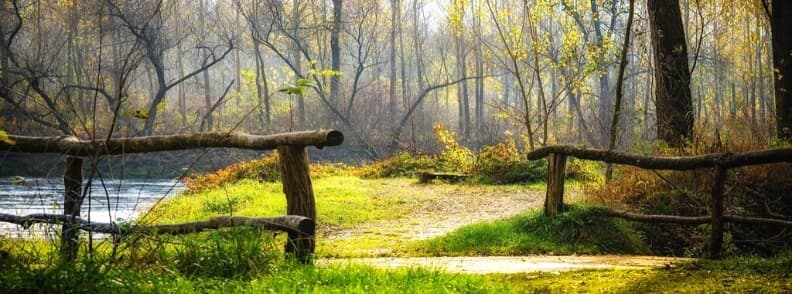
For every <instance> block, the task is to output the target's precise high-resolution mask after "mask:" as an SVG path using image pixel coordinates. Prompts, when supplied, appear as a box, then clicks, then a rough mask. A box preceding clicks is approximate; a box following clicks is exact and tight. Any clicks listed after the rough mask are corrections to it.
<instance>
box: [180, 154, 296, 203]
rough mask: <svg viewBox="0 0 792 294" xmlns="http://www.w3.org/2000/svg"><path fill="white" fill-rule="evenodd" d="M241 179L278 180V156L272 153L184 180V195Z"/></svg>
mask: <svg viewBox="0 0 792 294" xmlns="http://www.w3.org/2000/svg"><path fill="white" fill-rule="evenodd" d="M242 179H254V180H258V181H265V182H275V181H278V180H280V171H279V169H278V154H277V153H274V152H273V153H271V154H270V155H267V156H264V157H262V158H259V159H254V160H251V161H242V162H238V163H235V164H232V165H229V166H227V167H226V168H223V169H220V170H218V171H216V172H213V173H208V174H203V175H199V176H196V177H194V178H185V179H184V182H185V184H186V189H185V193H187V194H192V193H198V192H201V191H204V190H207V189H212V188H217V187H220V186H223V185H227V184H232V183H236V182H238V181H240V180H242Z"/></svg>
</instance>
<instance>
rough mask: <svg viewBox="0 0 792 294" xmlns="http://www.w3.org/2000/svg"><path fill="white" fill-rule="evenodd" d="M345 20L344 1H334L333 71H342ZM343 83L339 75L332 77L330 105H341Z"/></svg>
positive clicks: (331, 43)
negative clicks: (343, 23) (341, 37)
mask: <svg viewBox="0 0 792 294" xmlns="http://www.w3.org/2000/svg"><path fill="white" fill-rule="evenodd" d="M342 18H343V1H342V0H333V27H332V31H331V32H330V55H331V59H332V60H331V68H332V70H333V71H336V72H340V71H341V44H340V43H339V42H340V41H339V35H340V33H341V19H342ZM340 91H341V81H340V77H339V76H338V75H335V74H334V75H332V76H331V77H330V104H333V105H340V103H342V101H341V92H340Z"/></svg>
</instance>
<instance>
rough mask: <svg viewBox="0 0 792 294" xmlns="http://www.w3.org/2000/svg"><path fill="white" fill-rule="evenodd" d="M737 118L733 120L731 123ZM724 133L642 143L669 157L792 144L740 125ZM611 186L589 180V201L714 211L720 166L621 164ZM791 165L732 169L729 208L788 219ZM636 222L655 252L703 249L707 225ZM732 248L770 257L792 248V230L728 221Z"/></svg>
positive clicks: (689, 212) (683, 212)
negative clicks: (674, 144) (682, 142)
mask: <svg viewBox="0 0 792 294" xmlns="http://www.w3.org/2000/svg"><path fill="white" fill-rule="evenodd" d="M732 124H734V123H733V122H732ZM725 129H726V130H728V131H725V132H724V133H719V132H715V133H713V134H710V135H708V136H706V137H700V138H695V139H694V140H693V141H692V142H690V145H689V146H688V147H686V148H684V149H671V148H659V147H657V146H655V145H651V146H643V148H642V147H640V146H639V147H636V148H637V149H645V152H647V153H649V154H656V155H664V156H680V155H696V154H710V153H721V152H746V151H755V150H767V149H773V148H778V147H789V146H790V145H789V143H783V142H779V141H774V140H769V139H767V138H762V137H757V134H754V133H752V132H751V131H750V130H747V129H745V128H744V127H741V126H739V125H730V126H729V128H725ZM614 174H615V176H614V180H613V181H611V182H609V183H608V184H607V185H599V186H594V185H589V186H586V187H585V189H584V194H585V195H586V196H587V200H588V201H590V202H593V203H596V204H600V205H606V206H610V207H616V208H619V209H624V210H628V211H635V212H638V213H644V214H666V215H680V216H706V215H709V213H710V212H709V206H710V194H711V190H712V183H713V177H714V171H713V170H712V169H697V170H690V171H652V170H644V169H639V168H633V167H624V166H619V167H617V168H616V169H615V173H614ZM790 179H792V164H763V165H755V166H748V167H742V168H736V169H730V170H729V173H728V176H727V179H726V185H725V198H724V209H725V211H724V214H726V215H738V216H751V217H765V218H776V219H784V220H789V219H790V216H792V205H791V204H792V182H790ZM633 227H634V228H635V229H636V230H637V231H638V233H639V234H641V235H642V237H643V238H644V239H645V240H646V242H647V244H648V245H649V246H650V247H651V248H652V249H653V251H655V252H657V253H659V254H664V255H676V256H703V255H704V254H705V253H706V252H707V248H708V246H709V244H708V242H709V240H710V227H709V225H706V224H705V225H698V226H689V225H677V224H648V223H635V224H633ZM724 239H725V240H724V249H725V251H726V254H732V255H740V254H749V255H754V254H756V255H763V256H771V255H774V254H776V253H778V252H781V251H784V250H787V249H789V248H792V232H789V231H788V229H785V228H782V227H774V226H752V225H743V224H728V225H727V226H726V230H725V235H724Z"/></svg>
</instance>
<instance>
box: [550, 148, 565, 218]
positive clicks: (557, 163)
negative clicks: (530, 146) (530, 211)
mask: <svg viewBox="0 0 792 294" xmlns="http://www.w3.org/2000/svg"><path fill="white" fill-rule="evenodd" d="M566 159H567V156H566V155H564V154H555V153H553V154H550V158H549V160H548V161H549V162H548V168H547V193H546V195H545V205H544V214H545V215H547V216H555V215H558V214H559V213H561V212H563V211H564V172H565V169H566Z"/></svg>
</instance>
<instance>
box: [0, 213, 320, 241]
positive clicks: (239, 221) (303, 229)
mask: <svg viewBox="0 0 792 294" xmlns="http://www.w3.org/2000/svg"><path fill="white" fill-rule="evenodd" d="M0 221H2V222H7V223H13V224H17V225H20V226H22V227H24V228H29V227H30V226H32V225H34V224H39V223H44V224H62V225H67V226H69V227H71V228H73V229H80V230H84V231H89V232H94V233H101V234H111V235H120V236H125V235H130V234H146V235H152V234H167V235H183V234H191V233H197V232H202V231H206V230H216V229H222V228H229V227H239V226H247V227H255V228H261V229H265V230H270V231H283V232H286V233H292V234H299V235H303V236H313V234H314V230H315V229H316V225H315V223H314V221H313V220H312V219H310V218H307V217H304V216H299V215H286V216H279V217H262V218H250V217H241V216H219V217H215V218H212V219H208V220H205V221H197V222H190V223H183V224H164V225H135V226H127V225H124V224H118V223H97V222H90V221H88V220H85V219H82V218H79V217H72V216H71V215H65V214H45V213H41V214H30V215H25V216H18V215H12V214H6V213H0Z"/></svg>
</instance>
